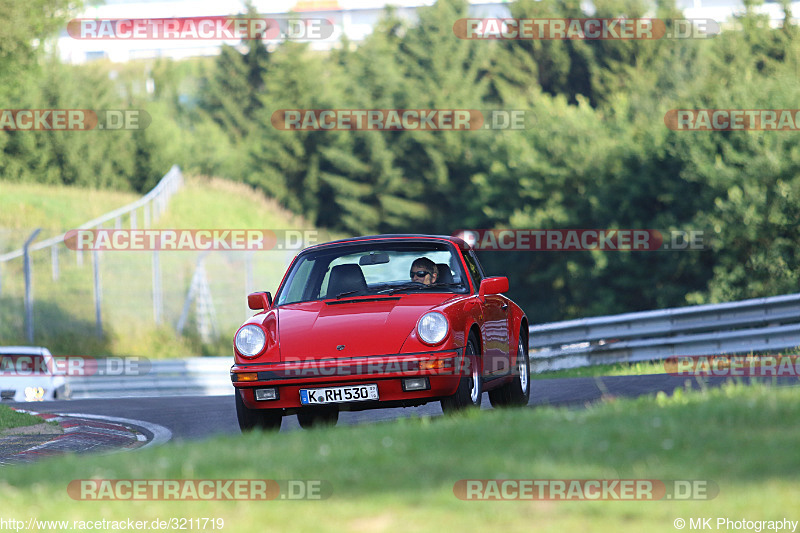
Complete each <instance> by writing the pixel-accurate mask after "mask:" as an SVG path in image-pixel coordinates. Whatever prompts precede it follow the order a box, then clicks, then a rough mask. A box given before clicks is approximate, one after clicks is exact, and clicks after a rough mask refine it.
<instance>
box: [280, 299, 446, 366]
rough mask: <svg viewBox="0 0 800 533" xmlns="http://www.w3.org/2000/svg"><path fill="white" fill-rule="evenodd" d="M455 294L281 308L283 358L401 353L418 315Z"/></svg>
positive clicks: (316, 303) (301, 304)
mask: <svg viewBox="0 0 800 533" xmlns="http://www.w3.org/2000/svg"><path fill="white" fill-rule="evenodd" d="M455 296H457V295H455V294H452V293H448V294H442V293H436V294H427V293H422V294H407V295H396V296H377V297H372V298H353V299H342V300H338V301H336V300H333V301H331V300H328V301H327V303H326V302H325V301H315V302H303V303H298V304H291V305H284V306H281V307H279V308H278V309H277V315H278V339H279V340H278V342H279V345H280V354H281V360H283V361H292V360H294V361H296V360H298V359H299V360H308V359H325V358H331V357H362V356H369V355H384V354H390V353H398V352H399V351H400V348H401V347H402V346H403V342H404V341H405V340H406V338H408V336H409V334H410V333H411V332H412V331H413V329H414V327H415V326H416V325H417V321H418V320H419V317H420V316H422V315H423V314H424V313H425V312H427V311H428V310H430V309H432V308H434V307H437V306H439V305H441V304H442V303H443V302H445V301H447V300H449V299H451V298H454V297H455Z"/></svg>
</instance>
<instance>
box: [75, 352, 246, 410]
mask: <svg viewBox="0 0 800 533" xmlns="http://www.w3.org/2000/svg"><path fill="white" fill-rule="evenodd" d="M231 365H233V357H232V356H231V357H191V358H189V359H175V360H168V361H152V362H151V366H150V371H149V372H147V373H146V374H143V375H141V376H87V377H70V378H67V383H69V386H70V389H71V391H72V399H73V400H74V399H81V398H124V397H132V396H180V395H189V396H194V395H197V396H216V395H225V394H233V385H231V378H230V374H229V373H228V371H229V370H230V368H231Z"/></svg>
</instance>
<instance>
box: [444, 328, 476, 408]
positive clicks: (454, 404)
mask: <svg viewBox="0 0 800 533" xmlns="http://www.w3.org/2000/svg"><path fill="white" fill-rule="evenodd" d="M464 359H465V361H466V363H467V365H468V366H467V367H466V368H465V370H468V371H469V373H468V375H466V376H463V377H462V378H461V381H460V382H459V384H458V388H457V389H456V392H455V394H453V395H452V396H449V397H447V398H443V399H442V400H441V404H442V411H444V412H445V413H451V412H455V411H462V410H464V409H478V408H480V406H481V396H482V395H483V380H482V379H481V369H480V358H479V357H478V340H477V338H476V337H475V335H473V334H470V336H469V339H468V340H467V345H466V346H465V347H464Z"/></svg>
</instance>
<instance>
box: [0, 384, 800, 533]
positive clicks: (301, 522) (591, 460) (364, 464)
mask: <svg viewBox="0 0 800 533" xmlns="http://www.w3.org/2000/svg"><path fill="white" fill-rule="evenodd" d="M798 421H800V388H797V387H794V388H792V387H769V386H764V385H758V386H750V387H745V386H742V385H736V384H732V385H728V386H724V387H721V388H715V389H709V390H707V391H703V392H683V391H676V393H675V394H674V395H672V396H667V395H664V394H659V395H658V396H655V397H652V396H651V397H641V398H637V399H632V400H628V399H622V400H616V401H612V402H608V403H604V404H599V405H596V406H592V407H590V408H588V409H586V410H579V411H575V410H568V409H556V408H538V409H513V410H512V409H509V410H491V411H482V412H480V413H472V414H470V415H467V416H461V417H451V418H436V419H406V420H400V421H398V422H396V423H385V424H371V425H365V426H357V427H339V428H324V429H319V430H313V431H297V432H291V433H278V434H275V433H251V434H247V435H238V434H236V435H226V436H219V437H216V438H212V439H209V440H206V441H203V442H173V443H169V444H167V445H164V446H161V447H158V448H155V449H145V450H141V451H139V452H135V453H126V454H116V455H113V456H106V457H100V456H95V457H92V458H87V457H62V458H57V459H53V460H47V461H42V462H40V463H36V464H33V465H28V466H24V467H6V468H4V469H3V480H2V481H0V498H2V501H3V502H4V509H12V510H13V511H4V512H3V515H4V518H6V519H8V518H15V519H17V520H24V519H27V517H29V516H35V517H38V518H40V519H61V520H94V519H100V518H105V519H108V520H113V519H116V520H119V519H127V518H133V519H140V520H150V521H151V520H153V519H156V518H161V519H168V518H170V517H187V518H188V517H195V518H196V517H199V516H202V517H211V518H222V519H223V520H224V521H225V528H224V530H225V531H251V530H252V529H253V527H254V526H256V525H258V526H259V527H266V528H268V529H269V530H270V531H314V532H321V531H368V532H370V533H374V532H380V531H435V532H442V531H462V530H484V529H491V530H498V531H520V532H525V533H529V532H530V531H546V532H550V531H552V532H559V533H561V532H563V531H593V532H596V531H599V532H606V531H608V532H618V531H625V532H628V531H630V532H637V533H638V532H641V531H675V528H674V526H673V521H674V520H675V519H676V518H683V519H685V520H686V521H687V523H688V520H689V518H696V517H713V518H716V517H728V518H731V519H734V520H740V519H749V520H779V519H781V518H789V519H795V520H796V519H797V518H798V517H797V512H796V503H797V502H796V494H797V488H798V481H800V480H799V479H798V478H800V454H797V453H796V448H797V442H798V439H800V424H798ZM89 478H101V479H131V478H132V479H180V478H190V479H252V478H255V479H276V480H325V481H326V482H328V483H329V484H330V487H331V488H332V496H331V497H330V498H328V499H324V500H320V501H281V500H280V499H277V500H274V501H267V502H264V501H260V502H259V501H235V502H233V501H203V502H198V501H183V502H164V501H99V502H98V501H75V500H73V499H71V498H70V497H69V496H68V494H67V485H68V484H69V482H70V481H72V480H75V479H89ZM462 479H656V480H708V481H711V482H713V483H715V484H716V485H717V486H718V487H719V494H718V495H717V496H716V497H715V498H714V499H710V500H691V501H675V500H669V501H667V500H659V501H506V502H492V501H462V500H460V499H458V498H456V497H455V496H454V492H453V487H454V484H455V483H456V482H458V481H459V480H462ZM43 501H46V502H47V505H46V506H42V505H41V502H43Z"/></svg>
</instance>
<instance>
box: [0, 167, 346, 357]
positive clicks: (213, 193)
mask: <svg viewBox="0 0 800 533" xmlns="http://www.w3.org/2000/svg"><path fill="white" fill-rule="evenodd" d="M2 190H3V194H2V195H0V198H2V201H3V202H5V203H4V204H3V205H4V206H5V208H4V209H2V210H0V211H2V216H3V218H2V219H0V221H2V222H0V227H4V226H3V225H4V224H6V223H7V222H6V221H14V224H15V226H12V227H22V228H33V227H35V225H37V224H39V223H40V215H39V213H40V212H49V211H52V212H53V215H52V222H51V224H50V226H49V228H50V231H49V232H48V233H47V235H45V232H43V233H42V236H41V237H42V238H44V237H46V236H52V235H56V234H59V233H60V232H63V231H67V230H69V229H72V228H75V227H77V226H78V225H80V224H82V223H84V222H86V221H88V220H90V219H91V218H94V217H96V216H98V215H100V214H102V213H105V212H108V211H110V210H112V209H114V208H116V207H119V206H120V205H124V204H127V203H130V202H132V201H134V200H135V199H136V198H137V197H136V196H133V195H123V194H119V193H107V194H106V193H101V192H98V191H88V190H81V189H69V188H64V187H56V188H53V189H49V188H46V187H40V186H28V185H16V184H4V185H3V186H2ZM84 204H85V206H84ZM31 205H36V206H41V207H40V208H37V209H33V208H30V207H29V206H31ZM84 207H85V210H84ZM8 223H9V224H10V222H8ZM143 223H144V212H143V210H142V209H139V211H138V212H137V227H138V228H141V227H142V226H143ZM123 227H124V228H128V227H129V221H128V219H127V218H125V219H123ZM153 227H155V228H186V229H216V228H225V229H279V228H285V229H297V230H303V229H313V228H311V226H310V225H309V224H307V223H306V222H304V221H303V220H302V219H301V218H299V217H296V216H293V215H291V214H290V213H288V212H287V211H286V210H284V209H281V208H280V207H279V206H278V205H277V204H276V203H275V202H274V201H271V200H269V199H267V198H265V197H264V196H263V195H261V194H258V193H256V192H255V191H254V190H253V189H251V188H250V187H247V186H245V185H242V184H236V183H233V182H229V181H225V180H220V179H201V178H187V181H186V185H185V186H184V188H183V189H182V190H181V191H180V192H179V193H178V194H177V195H176V196H174V197H173V198H172V200H171V201H170V204H169V207H168V210H167V212H166V213H165V215H164V216H163V217H162V218H161V219H160V220H158V221H156V222H155V223H154V224H153ZM27 232H28V230H25V231H22V232H20V231H15V232H14V233H15V234H16V233H20V234H24V236H23V237H22V240H24V237H25V236H27ZM330 237H331V236H330V235H327V234H324V233H321V235H320V239H323V240H325V239H327V238H330ZM16 241H20V242H16ZM20 244H21V240H20V239H16V240H15V245H14V247H15V248H16V247H18V246H19V245H20ZM59 248H60V249H59V259H58V263H59V276H58V279H57V280H56V279H54V275H53V270H52V263H51V256H50V253H49V252H37V253H35V254H33V255H32V263H33V278H34V284H33V287H34V300H35V301H34V322H35V324H36V327H35V338H34V343H35V344H41V345H44V346H47V347H49V348H50V350H51V351H52V352H53V353H56V354H62V355H137V356H146V357H151V358H168V357H187V356H195V355H230V354H231V338H232V336H233V332H235V331H236V328H237V327H238V326H239V325H240V324H241V322H242V321H243V320H244V319H245V318H247V317H248V316H250V313H249V310H248V309H247V306H246V295H247V293H248V292H250V291H252V290H270V291H273V292H274V291H275V289H276V288H277V286H278V283H279V282H280V279H281V277H282V276H283V273H284V271H285V269H286V266H287V264H288V262H289V261H290V260H291V258H292V257H293V255H294V254H295V253H296V251H285V250H284V251H262V252H255V253H253V254H252V255H251V256H250V261H251V264H252V273H253V277H252V285H251V286H250V287H247V286H246V283H245V271H246V269H247V268H246V265H247V256H246V255H245V253H244V252H214V253H211V254H210V255H208V256H207V258H206V259H205V269H206V272H207V279H208V283H209V289H210V293H211V301H212V304H213V306H214V310H215V314H216V319H217V323H216V325H217V333H218V335H217V337H216V339H212V341H211V342H203V341H202V340H201V339H200V336H199V335H198V332H197V329H196V326H195V324H196V320H195V319H196V317H195V314H194V306H193V307H192V308H191V309H190V314H189V317H188V318H189V319H188V321H187V327H186V328H185V330H184V334H183V335H178V334H177V333H176V331H175V326H176V325H177V322H178V319H179V317H180V316H181V313H182V311H183V307H184V302H185V300H186V296H187V294H188V291H189V287H190V284H191V280H192V275H193V273H194V270H195V266H196V264H197V260H198V258H199V256H200V253H199V252H192V251H175V252H161V253H160V254H159V261H160V269H161V286H162V294H163V314H162V317H161V324H160V325H157V324H156V322H155V310H154V305H153V253H152V252H149V251H133V252H125V251H113V252H110V251H107V252H102V253H101V254H99V255H100V280H101V285H102V311H101V317H102V321H103V335H102V336H98V335H97V334H96V326H95V307H94V289H93V269H92V254H91V253H84V254H83V259H82V261H83V263H82V265H79V264H78V256H77V254H76V253H75V252H74V251H71V250H67V249H66V248H65V247H63V246H61V247H59ZM0 276H2V293H1V294H0V339H2V342H3V343H5V344H13V343H20V344H27V342H26V339H25V336H24V331H25V325H24V316H25V313H24V273H23V266H22V260H21V259H15V260H13V261H11V262H8V263H5V264H3V265H0Z"/></svg>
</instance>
